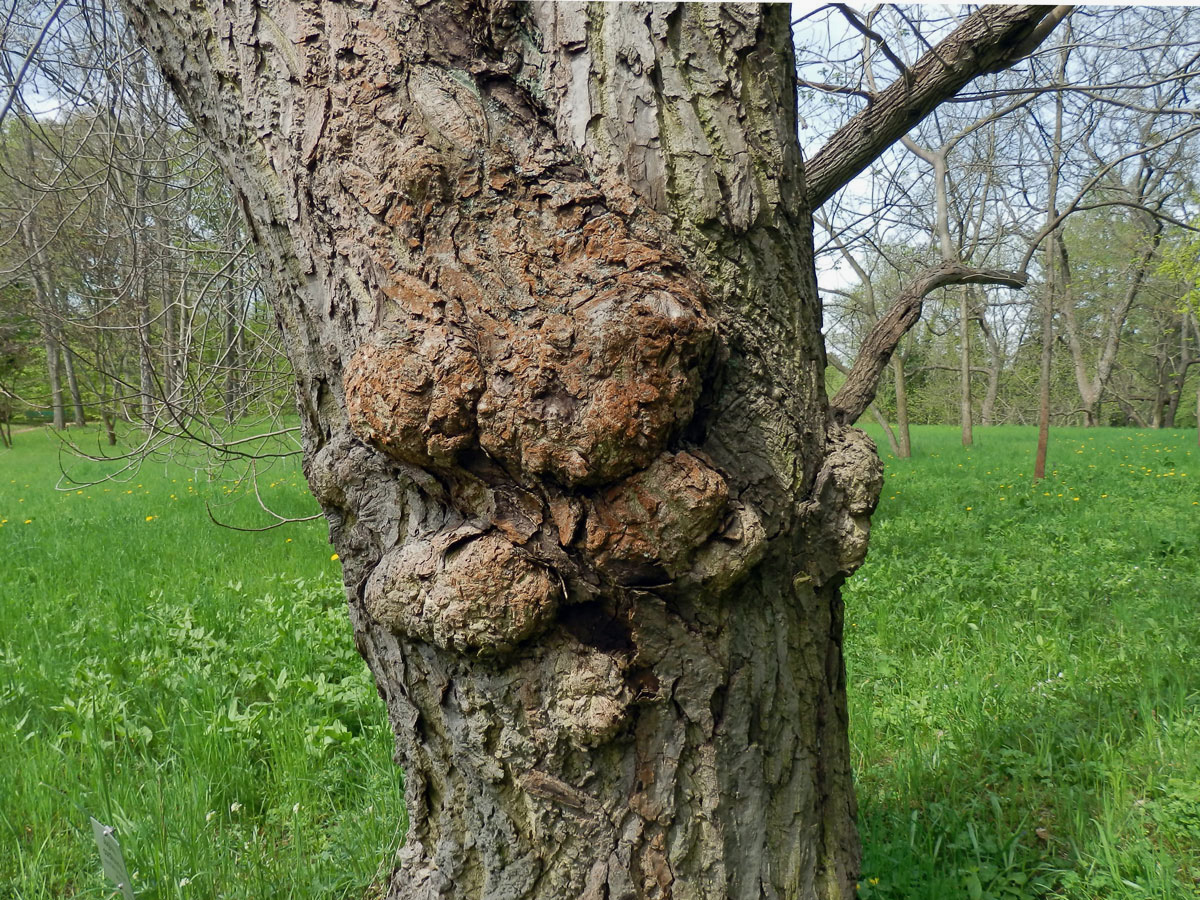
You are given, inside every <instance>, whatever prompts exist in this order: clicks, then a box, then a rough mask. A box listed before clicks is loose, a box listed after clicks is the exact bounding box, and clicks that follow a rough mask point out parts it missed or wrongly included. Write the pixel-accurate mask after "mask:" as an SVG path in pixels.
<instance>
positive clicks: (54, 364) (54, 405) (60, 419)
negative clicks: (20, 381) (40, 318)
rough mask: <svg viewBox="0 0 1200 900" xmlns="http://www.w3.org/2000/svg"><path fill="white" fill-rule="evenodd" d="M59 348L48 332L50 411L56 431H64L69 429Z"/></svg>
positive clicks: (47, 358) (47, 376)
mask: <svg viewBox="0 0 1200 900" xmlns="http://www.w3.org/2000/svg"><path fill="white" fill-rule="evenodd" d="M59 361H60V358H59V346H58V341H57V340H55V338H54V335H53V334H52V333H51V332H50V331H49V330H48V329H47V331H46V381H47V383H48V384H49V386H50V410H51V414H52V415H53V417H54V420H53V421H54V429H55V430H56V431H62V430H63V429H64V428H66V427H67V420H66V416H64V415H63V389H62V367H61V366H60V364H59Z"/></svg>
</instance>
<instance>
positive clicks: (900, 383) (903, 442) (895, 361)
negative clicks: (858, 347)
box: [892, 355, 912, 459]
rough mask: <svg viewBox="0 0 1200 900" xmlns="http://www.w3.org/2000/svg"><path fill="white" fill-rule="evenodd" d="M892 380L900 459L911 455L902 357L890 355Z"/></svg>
mask: <svg viewBox="0 0 1200 900" xmlns="http://www.w3.org/2000/svg"><path fill="white" fill-rule="evenodd" d="M892 380H893V381H895V383H896V432H897V433H898V434H899V437H900V452H899V453H897V454H896V455H897V456H899V457H900V458H901V459H908V458H909V457H911V456H912V438H911V437H910V436H909V433H908V382H907V381H906V380H905V377H904V358H903V357H902V356H899V355H896V356H893V357H892Z"/></svg>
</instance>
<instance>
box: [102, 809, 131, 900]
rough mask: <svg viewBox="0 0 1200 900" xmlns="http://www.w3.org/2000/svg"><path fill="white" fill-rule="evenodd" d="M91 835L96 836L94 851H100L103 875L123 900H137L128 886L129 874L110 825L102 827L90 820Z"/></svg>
mask: <svg viewBox="0 0 1200 900" xmlns="http://www.w3.org/2000/svg"><path fill="white" fill-rule="evenodd" d="M92 834H93V835H95V836H96V849H97V850H99V851H100V865H102V866H103V867H104V874H105V875H107V876H108V877H109V878H110V879H111V880H112V883H113V884H115V885H116V886H117V890H118V891H120V892H121V896H122V897H123V898H124V900H137V898H136V897H134V895H133V887H132V886H131V885H130V884H129V872H128V871H126V869H125V857H123V856H122V855H121V845H120V844H118V843H117V836H116V834H114V832H113V828H112V826H111V825H102V824H101V823H99V822H97V821H96V820H95V819H92Z"/></svg>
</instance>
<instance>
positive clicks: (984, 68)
mask: <svg viewBox="0 0 1200 900" xmlns="http://www.w3.org/2000/svg"><path fill="white" fill-rule="evenodd" d="M1070 8H1071V7H1069V6H1057V7H1051V6H984V7H982V8H981V9H979V10H977V11H976V12H974V13H972V14H971V15H970V16H968V17H967V19H966V20H965V21H964V22H963V23H962V24H961V25H960V26H959V27H958V28H956V29H955V30H954V31H953V32H952V33H951V34H950V35H949V36H948V37H946V38H945V40H943V41H941V42H940V43H939V44H938V45H937V46H936V47H934V48H933V49H932V50H930V51H929V52H928V53H925V54H924V55H922V56H921V58H920V59H919V60H917V62H916V63H915V64H914V65H913V66H912V67H911V68H910V69H908V70H907V72H906V73H904V74H902V75H901V76H900V77H899V78H897V79H896V80H895V81H893V82H892V83H891V84H890V85H888V87H887V88H885V89H884V90H883V91H881V92H880V93H879V94H878V95H877V97H876V98H875V102H874V103H872V104H871V105H870V106H868V107H867V108H866V109H865V110H863V111H862V112H860V113H859V114H858V115H856V116H855V117H854V118H853V119H851V120H850V121H849V122H847V123H846V124H845V125H843V126H842V127H841V128H840V129H838V131H837V133H835V134H834V135H833V137H831V138H830V139H829V142H828V143H827V144H826V145H825V146H824V147H822V148H821V149H820V150H819V151H818V152H817V154H816V156H814V157H813V158H812V160H811V161H810V162H809V164H808V166H807V167H806V168H807V176H808V197H809V202H810V203H811V204H812V206H813V208H814V209H815V208H816V207H818V206H820V205H821V204H822V203H824V202H825V201H826V200H828V199H829V198H830V197H831V196H833V194H834V193H836V192H837V190H838V189H839V188H841V187H842V186H843V185H844V184H846V183H847V182H848V181H850V179H852V178H853V177H854V176H855V175H857V174H858V173H859V172H861V171H862V170H863V169H865V168H866V167H867V166H868V165H870V164H871V161H872V160H874V159H875V158H876V157H877V156H879V154H881V153H882V152H883V151H884V150H886V149H887V148H888V147H890V146H891V145H892V144H893V143H895V142H896V141H897V140H898V139H899V138H900V137H902V136H903V135H905V134H907V133H908V132H909V131H911V130H912V129H913V128H915V127H916V126H917V125H918V124H919V123H920V122H921V121H922V120H923V119H924V118H925V117H926V116H928V115H929V114H930V113H931V112H933V110H934V109H935V108H937V106H938V104H940V103H941V102H942V101H943V100H946V99H948V98H950V97H952V96H954V94H956V93H957V92H958V91H959V90H960V89H961V88H962V87H964V86H965V85H966V84H967V83H968V82H970V81H971V80H972V79H973V78H975V77H976V76H978V75H983V74H986V73H988V72H998V71H1001V70H1003V69H1006V68H1008V67H1009V66H1011V65H1012V64H1013V63H1015V62H1016V61H1017V60H1019V59H1021V58H1022V57H1024V56H1028V55H1029V54H1030V53H1031V52H1033V50H1035V49H1036V48H1037V46H1038V44H1040V43H1041V42H1042V41H1044V40H1045V39H1046V37H1047V36H1048V35H1049V34H1050V32H1051V31H1052V30H1053V28H1054V26H1055V25H1057V24H1058V23H1059V22H1060V21H1062V19H1063V17H1064V16H1065V15H1066V14H1067V12H1068V11H1069V10H1070Z"/></svg>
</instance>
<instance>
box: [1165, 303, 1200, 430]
mask: <svg viewBox="0 0 1200 900" xmlns="http://www.w3.org/2000/svg"><path fill="white" fill-rule="evenodd" d="M1191 323H1192V314H1191V313H1190V312H1188V311H1186V310H1185V311H1184V312H1182V313H1180V315H1179V361H1178V363H1177V364H1176V365H1175V367H1174V368H1175V371H1174V374H1173V376H1172V378H1171V381H1170V389H1169V391H1168V394H1167V400H1166V409H1165V411H1164V413H1163V427H1164V428H1174V427H1175V416H1176V415H1177V414H1178V412H1179V404H1180V402H1181V401H1182V399H1183V389H1184V386H1185V384H1186V383H1187V376H1188V370H1189V369H1190V368H1191V367H1192V366H1194V365H1195V364H1196V362H1197V360H1196V357H1195V353H1194V351H1193V349H1192V344H1191V342H1190V340H1189V334H1188V333H1189V331H1190V330H1191V329H1190V328H1189V326H1190V325H1191ZM1196 340H1197V342H1198V344H1200V334H1197V335H1196Z"/></svg>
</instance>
